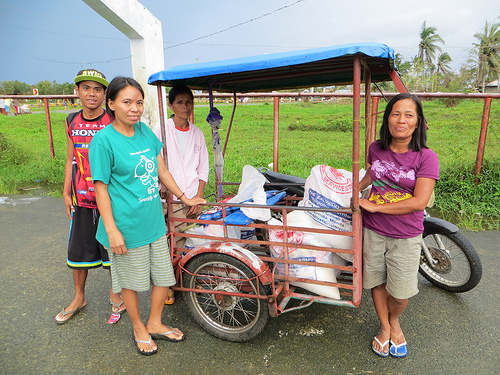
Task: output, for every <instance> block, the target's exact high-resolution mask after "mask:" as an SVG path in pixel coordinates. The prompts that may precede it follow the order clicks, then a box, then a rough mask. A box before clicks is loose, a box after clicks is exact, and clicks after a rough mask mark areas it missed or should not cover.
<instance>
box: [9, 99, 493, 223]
mask: <svg viewBox="0 0 500 375" xmlns="http://www.w3.org/2000/svg"><path fill="white" fill-rule="evenodd" d="M217 107H218V109H219V110H220V111H221V114H222V115H223V116H224V120H223V122H222V126H221V128H222V129H221V131H220V133H221V137H222V140H223V142H224V141H225V139H226V134H227V129H228V126H229V119H230V118H231V111H232V105H221V104H218V105H217ZM383 108H384V105H383V104H382V102H381V104H380V106H379V110H382V109H383ZM424 111H425V114H426V118H427V120H428V123H429V126H430V129H429V132H428V146H429V147H430V148H431V149H433V150H434V151H436V152H437V154H438V155H439V158H440V165H441V180H440V181H439V182H438V183H437V185H436V193H437V194H436V206H437V209H438V210H439V211H441V212H440V213H439V215H441V216H443V217H445V218H447V219H450V220H452V221H454V222H456V223H458V225H459V226H461V227H464V228H468V229H500V212H499V207H500V176H499V172H498V171H499V170H500V151H499V147H498V144H500V126H499V124H500V101H498V100H494V101H493V104H492V108H491V114H490V122H489V127H488V136H487V142H486V147H485V155H484V160H485V165H484V168H483V172H482V174H481V176H480V178H479V184H478V185H475V183H474V180H475V176H474V175H473V173H472V171H473V169H474V164H475V160H476V153H477V146H478V140H479V131H480V127H481V118H482V111H483V101H481V100H459V101H458V104H457V105H456V106H455V107H451V108H448V107H446V105H445V102H444V101H442V100H433V101H426V102H424ZM361 113H362V114H363V113H364V109H363V108H362V109H361ZM207 114H208V107H207V106H195V124H196V125H198V126H199V127H200V128H201V129H202V130H203V131H204V133H205V136H206V140H207V143H208V146H209V147H208V148H209V152H210V159H211V160H212V153H211V147H210V145H211V141H210V140H211V130H210V127H209V126H208V124H207V123H206V121H205V118H206V116H207ZM65 117H66V115H65V114H61V113H52V114H51V119H52V130H53V137H54V148H55V153H56V158H55V159H51V158H50V152H49V142H48V135H47V126H46V123H45V115H44V114H32V115H23V116H17V117H0V152H1V153H0V193H2V194H15V193H18V192H19V189H20V188H22V187H26V186H36V185H39V184H41V185H43V186H44V187H45V191H46V192H48V193H49V194H52V195H54V196H60V195H61V190H62V182H63V180H64V162H65V158H66V138H65V137H66V136H65V134H64V119H65ZM378 119H379V124H380V122H381V120H382V115H379V118H378ZM351 121H352V104H351V103H350V101H349V100H346V99H342V100H340V101H335V102H323V103H322V102H309V103H304V102H300V103H299V102H296V103H281V104H280V128H279V132H280V144H279V149H280V154H279V170H280V172H282V173H287V174H293V175H297V176H301V177H304V178H305V177H307V176H308V175H309V172H310V170H311V168H312V167H313V166H315V165H317V164H327V165H330V166H332V167H334V168H343V169H347V170H352V162H351V159H352V133H351V131H350V127H351ZM272 125H273V105H272V104H269V103H266V104H255V105H238V107H237V110H236V114H235V119H234V126H233V129H232V130H231V135H230V140H229V143H228V148H227V151H226V160H225V165H224V181H232V182H235V181H236V182H237V181H240V179H241V171H242V168H243V166H244V165H245V164H250V165H253V166H255V167H261V166H267V165H268V164H269V163H271V162H272V161H273V159H272V158H273V144H272V132H273V130H272ZM361 138H362V140H363V139H364V124H363V121H362V134H361ZM362 142H364V141H362ZM362 149H364V147H363V145H362ZM363 160H364V154H363V151H362V153H361V162H362V164H363ZM362 166H363V165H362ZM214 180H215V178H214V176H213V174H212V175H211V176H210V182H209V185H208V187H207V190H206V192H207V194H208V193H209V192H212V190H213V181H214Z"/></svg>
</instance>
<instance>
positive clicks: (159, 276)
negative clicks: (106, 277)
mask: <svg viewBox="0 0 500 375" xmlns="http://www.w3.org/2000/svg"><path fill="white" fill-rule="evenodd" d="M106 250H108V254H109V260H110V263H111V283H112V285H113V292H114V293H120V292H121V290H122V289H131V290H135V291H136V292H145V291H148V290H149V289H150V288H151V283H153V285H156V286H161V287H167V286H172V285H175V276H174V269H173V267H172V259H171V257H170V251H169V248H168V242H167V237H166V236H161V237H160V238H159V239H157V240H156V241H155V242H153V243H151V244H149V245H144V246H140V247H136V248H133V249H127V253H128V254H127V255H117V254H114V253H113V252H111V250H110V249H108V248H106Z"/></svg>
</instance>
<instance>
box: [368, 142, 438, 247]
mask: <svg viewBox="0 0 500 375" xmlns="http://www.w3.org/2000/svg"><path fill="white" fill-rule="evenodd" d="M368 163H369V164H371V166H372V167H371V171H370V178H371V180H372V188H371V191H370V197H369V200H370V201H373V202H375V203H377V204H382V203H391V202H399V201H402V200H405V199H408V198H410V197H412V196H413V191H414V189H415V184H416V182H417V178H418V177H426V178H433V179H435V180H438V179H439V160H438V156H437V154H436V153H435V152H434V151H432V150H430V149H428V148H423V149H422V150H421V151H411V150H410V151H407V152H405V153H403V154H398V153H396V152H394V151H392V150H391V149H389V150H385V151H384V150H381V149H380V147H379V143H378V141H377V142H373V143H372V144H371V145H370V148H369V151H368ZM423 222H424V212H423V211H415V212H412V213H409V214H403V215H391V214H383V213H380V212H374V213H370V212H368V211H364V212H363V223H364V226H365V227H367V228H368V229H371V230H373V231H375V232H377V233H379V234H381V235H383V236H387V237H393V238H411V237H415V236H418V235H419V234H421V233H422V232H423V231H424V225H423Z"/></svg>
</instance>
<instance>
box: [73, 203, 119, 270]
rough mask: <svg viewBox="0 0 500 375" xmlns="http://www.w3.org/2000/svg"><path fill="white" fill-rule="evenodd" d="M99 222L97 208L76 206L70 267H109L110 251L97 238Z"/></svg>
mask: <svg viewBox="0 0 500 375" xmlns="http://www.w3.org/2000/svg"><path fill="white" fill-rule="evenodd" d="M98 222H99V211H98V210H97V209H93V208H86V207H77V206H75V209H74V212H73V220H71V228H70V231H69V241H68V260H67V264H68V267H69V268H73V269H88V268H95V267H101V266H103V267H104V268H109V257H108V252H107V251H106V249H104V247H103V246H102V245H101V244H100V243H99V242H98V241H97V240H96V239H95V234H96V231H97V223H98Z"/></svg>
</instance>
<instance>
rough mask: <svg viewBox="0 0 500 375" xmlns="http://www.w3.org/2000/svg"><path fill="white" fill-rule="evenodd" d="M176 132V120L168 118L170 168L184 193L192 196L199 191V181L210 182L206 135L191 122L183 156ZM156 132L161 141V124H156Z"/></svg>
mask: <svg viewBox="0 0 500 375" xmlns="http://www.w3.org/2000/svg"><path fill="white" fill-rule="evenodd" d="M176 132H177V130H176V129H175V124H174V120H173V119H168V120H167V121H166V123H165V138H166V140H165V142H166V146H167V161H168V170H169V171H170V173H171V174H172V177H173V178H174V180H175V182H176V183H177V185H179V188H180V189H181V190H182V191H183V192H184V194H186V196H187V197H188V198H192V197H194V196H195V195H196V193H197V192H198V186H199V181H200V180H203V181H205V182H208V171H209V162H208V150H207V145H206V143H205V136H204V134H203V132H202V131H201V130H200V129H199V128H197V127H196V126H194V125H193V124H192V123H189V130H188V133H189V137H188V140H187V144H186V150H185V153H184V157H183V156H182V155H181V152H180V147H179V144H178V141H177V134H176ZM154 133H155V134H156V136H157V137H158V139H159V140H160V141H161V140H162V139H161V129H160V125H158V126H156V128H155V129H154Z"/></svg>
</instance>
